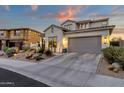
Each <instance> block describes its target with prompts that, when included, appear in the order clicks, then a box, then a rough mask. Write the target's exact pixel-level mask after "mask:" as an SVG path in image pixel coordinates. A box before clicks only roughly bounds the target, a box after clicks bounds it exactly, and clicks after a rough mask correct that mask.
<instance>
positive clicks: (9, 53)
mask: <svg viewBox="0 0 124 93" xmlns="http://www.w3.org/2000/svg"><path fill="white" fill-rule="evenodd" d="M15 53H16V50H15V49H13V48H9V49H8V50H7V51H6V55H7V56H8V57H12V56H13V55H14V54H15Z"/></svg>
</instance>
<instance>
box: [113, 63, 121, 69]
mask: <svg viewBox="0 0 124 93" xmlns="http://www.w3.org/2000/svg"><path fill="white" fill-rule="evenodd" d="M112 66H113V67H114V68H117V69H121V65H120V64H119V63H117V62H114V63H112Z"/></svg>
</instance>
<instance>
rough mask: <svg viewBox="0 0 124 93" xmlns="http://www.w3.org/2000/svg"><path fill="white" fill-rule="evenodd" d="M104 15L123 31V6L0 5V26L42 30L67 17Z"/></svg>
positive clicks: (77, 19) (80, 17)
mask: <svg viewBox="0 0 124 93" xmlns="http://www.w3.org/2000/svg"><path fill="white" fill-rule="evenodd" d="M106 17H109V18H110V24H115V25H116V29H119V31H118V32H123V30H122V29H123V26H124V6H107V5H105V6H103V5H96V6H85V5H80V6H79V5H78V6H65V5H64V6H59V5H58V6H55V5H48V6H46V5H41V6H37V5H32V6H30V5H29V6H21V5H20V6H19V5H15V6H8V5H5V6H0V28H18V27H30V28H33V29H36V30H39V31H43V30H44V29H45V28H46V27H48V26H49V25H51V24H56V25H60V24H61V23H62V22H63V21H65V20H67V19H71V20H76V21H79V20H86V19H95V18H106Z"/></svg>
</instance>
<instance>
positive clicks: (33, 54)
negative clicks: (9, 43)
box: [0, 47, 55, 62]
mask: <svg viewBox="0 0 124 93" xmlns="http://www.w3.org/2000/svg"><path fill="white" fill-rule="evenodd" d="M53 56H55V55H54V54H53V53H52V51H50V50H44V49H43V48H40V47H39V48H28V49H23V50H17V49H16V48H9V47H5V48H4V50H3V51H0V58H7V59H14V60H21V61H27V62H42V61H43V60H45V59H48V58H51V57H53Z"/></svg>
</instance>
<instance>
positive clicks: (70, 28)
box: [64, 24, 73, 30]
mask: <svg viewBox="0 0 124 93" xmlns="http://www.w3.org/2000/svg"><path fill="white" fill-rule="evenodd" d="M72 26H73V25H72V24H67V25H64V27H65V28H66V29H69V30H72Z"/></svg>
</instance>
